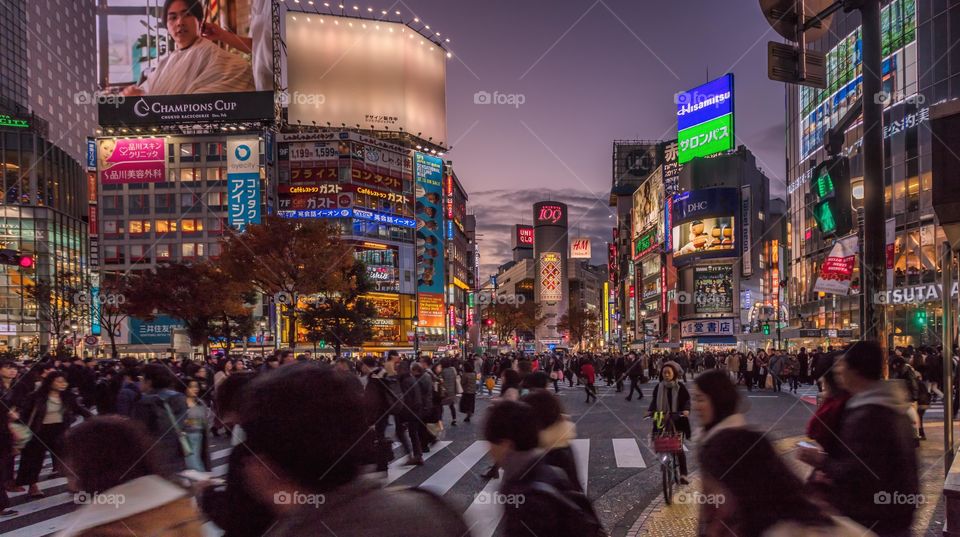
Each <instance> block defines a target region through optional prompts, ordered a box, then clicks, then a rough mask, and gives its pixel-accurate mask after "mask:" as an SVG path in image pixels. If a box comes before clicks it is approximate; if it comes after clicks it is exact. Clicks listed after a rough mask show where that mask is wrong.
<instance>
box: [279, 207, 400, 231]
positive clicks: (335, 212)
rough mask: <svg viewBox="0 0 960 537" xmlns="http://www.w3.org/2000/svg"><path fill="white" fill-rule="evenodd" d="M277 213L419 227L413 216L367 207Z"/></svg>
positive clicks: (287, 215) (285, 216)
mask: <svg viewBox="0 0 960 537" xmlns="http://www.w3.org/2000/svg"><path fill="white" fill-rule="evenodd" d="M277 215H278V216H281V217H283V218H359V219H360V220H369V221H371V222H379V223H381V224H386V225H388V226H399V227H406V228H410V229H413V228H415V227H417V221H416V220H414V219H412V218H405V217H403V216H397V215H393V214H387V213H378V212H376V211H368V210H367V209H299V210H289V211H277Z"/></svg>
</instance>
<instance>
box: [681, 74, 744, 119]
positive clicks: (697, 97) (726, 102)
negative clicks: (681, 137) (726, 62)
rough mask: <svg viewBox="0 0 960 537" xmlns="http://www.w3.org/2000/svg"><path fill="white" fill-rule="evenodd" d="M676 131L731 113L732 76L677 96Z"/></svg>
mask: <svg viewBox="0 0 960 537" xmlns="http://www.w3.org/2000/svg"><path fill="white" fill-rule="evenodd" d="M676 100H677V130H678V131H682V130H683V129H688V128H690V127H693V126H695V125H699V124H701V123H706V122H707V121H710V120H713V119H717V118H718V117H720V116H724V115H727V114H732V113H733V74H732V73H731V74H726V75H724V76H722V77H720V78H718V79H716V80H711V81H710V82H707V83H706V84H703V85H702V86H697V87H695V88H693V89H692V90H689V91H683V92H680V93H678V94H677V99H676Z"/></svg>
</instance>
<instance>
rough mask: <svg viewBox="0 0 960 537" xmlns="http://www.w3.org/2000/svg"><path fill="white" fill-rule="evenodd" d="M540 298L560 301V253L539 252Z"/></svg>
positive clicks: (561, 275) (561, 285) (561, 293)
mask: <svg viewBox="0 0 960 537" xmlns="http://www.w3.org/2000/svg"><path fill="white" fill-rule="evenodd" d="M539 276H540V300H542V301H543V302H560V301H561V300H563V284H562V282H561V279H562V277H563V272H562V268H561V262H560V254H559V253H557V252H543V253H541V254H540V275H539Z"/></svg>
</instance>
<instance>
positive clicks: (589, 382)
mask: <svg viewBox="0 0 960 537" xmlns="http://www.w3.org/2000/svg"><path fill="white" fill-rule="evenodd" d="M580 376H581V377H583V382H584V389H585V390H586V391H587V401H586V402H587V403H589V402H590V399H591V398H592V399H593V400H594V401H596V400H597V386H596V382H597V370H596V369H595V368H594V367H593V360H592V359H590V358H584V359H583V361H582V362H581V365H580Z"/></svg>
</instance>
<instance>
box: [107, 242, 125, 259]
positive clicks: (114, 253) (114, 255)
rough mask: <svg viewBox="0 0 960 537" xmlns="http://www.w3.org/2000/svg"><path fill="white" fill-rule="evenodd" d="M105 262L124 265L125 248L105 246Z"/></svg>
mask: <svg viewBox="0 0 960 537" xmlns="http://www.w3.org/2000/svg"><path fill="white" fill-rule="evenodd" d="M103 260H104V261H105V262H107V263H123V262H124V259H123V246H110V245H107V246H104V247H103Z"/></svg>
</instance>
